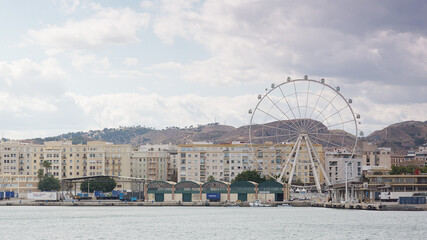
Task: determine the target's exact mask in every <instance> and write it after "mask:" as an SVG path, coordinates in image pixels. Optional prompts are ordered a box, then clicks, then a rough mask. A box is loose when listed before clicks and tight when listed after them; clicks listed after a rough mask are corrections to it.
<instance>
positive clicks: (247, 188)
mask: <svg viewBox="0 0 427 240" xmlns="http://www.w3.org/2000/svg"><path fill="white" fill-rule="evenodd" d="M257 186H258V183H256V182H251V181H237V182H234V183H232V184H231V185H230V201H232V202H234V201H241V202H253V201H254V200H255V199H258V194H257V190H258V189H257Z"/></svg>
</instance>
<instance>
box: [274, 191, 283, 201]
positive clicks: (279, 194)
mask: <svg viewBox="0 0 427 240" xmlns="http://www.w3.org/2000/svg"><path fill="white" fill-rule="evenodd" d="M275 201H276V202H283V193H276V197H275Z"/></svg>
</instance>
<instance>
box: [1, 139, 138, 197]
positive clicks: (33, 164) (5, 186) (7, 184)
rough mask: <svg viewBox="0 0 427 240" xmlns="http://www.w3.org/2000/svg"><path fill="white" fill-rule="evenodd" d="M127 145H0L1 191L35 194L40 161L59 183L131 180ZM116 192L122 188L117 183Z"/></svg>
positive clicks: (56, 143)
mask: <svg viewBox="0 0 427 240" xmlns="http://www.w3.org/2000/svg"><path fill="white" fill-rule="evenodd" d="M131 152H132V147H131V146H130V145H114V144H110V143H106V142H101V141H94V142H88V143H87V144H84V145H83V144H78V145H73V144H72V143H71V141H58V142H46V143H45V144H44V145H38V144H28V143H21V142H3V143H1V144H0V182H2V183H1V184H2V185H1V187H2V190H6V191H17V192H19V193H26V192H28V191H35V190H37V183H38V179H37V171H38V169H42V165H41V164H42V163H43V161H48V162H50V163H51V168H50V170H49V173H50V174H52V175H53V176H55V177H57V178H58V179H63V178H73V177H84V176H97V175H115V176H130V156H131ZM117 187H118V188H122V187H124V186H121V184H120V183H118V186H117Z"/></svg>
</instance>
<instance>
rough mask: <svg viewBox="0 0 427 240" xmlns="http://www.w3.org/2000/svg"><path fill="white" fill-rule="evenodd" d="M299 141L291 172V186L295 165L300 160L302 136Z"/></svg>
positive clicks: (289, 181)
mask: <svg viewBox="0 0 427 240" xmlns="http://www.w3.org/2000/svg"><path fill="white" fill-rule="evenodd" d="M297 143H298V146H297V152H296V154H295V158H294V163H293V164H292V170H291V174H290V176H289V180H288V185H289V187H290V186H291V184H292V178H293V177H294V171H295V166H296V165H297V161H298V155H299V149H300V147H301V136H299V137H298V140H297ZM297 143H295V144H297Z"/></svg>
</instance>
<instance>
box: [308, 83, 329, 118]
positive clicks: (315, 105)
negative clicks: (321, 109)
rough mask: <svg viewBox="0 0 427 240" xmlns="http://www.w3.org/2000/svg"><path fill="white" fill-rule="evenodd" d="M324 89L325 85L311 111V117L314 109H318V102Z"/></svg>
mask: <svg viewBox="0 0 427 240" xmlns="http://www.w3.org/2000/svg"><path fill="white" fill-rule="evenodd" d="M324 89H325V85H323V87H322V90H321V91H320V94H319V95H318V97H317V100H316V103H315V104H314V107H313V110H312V111H311V114H310V117H309V118H311V117H312V116H313V113H314V110H316V107H317V104H318V103H319V100H320V97H321V96H322V94H323V90H324Z"/></svg>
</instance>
